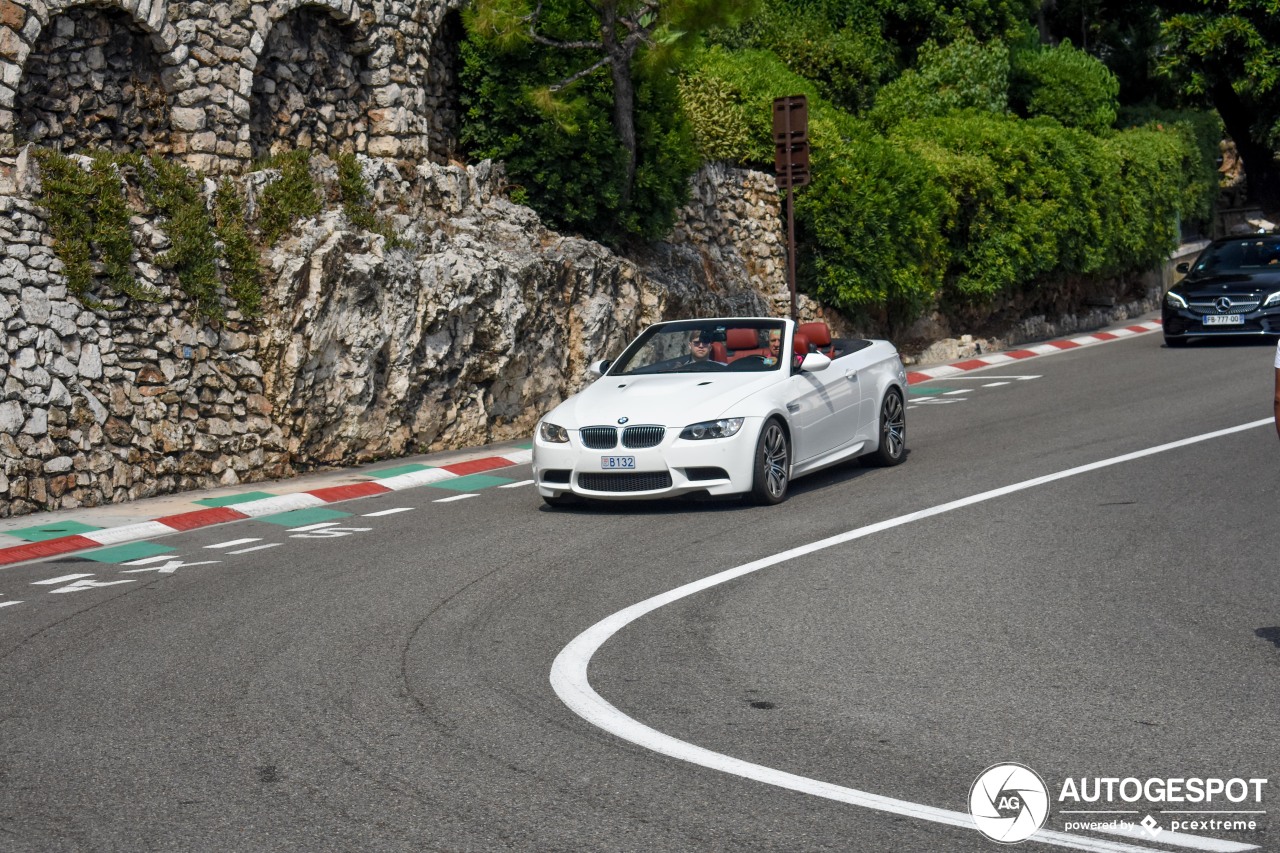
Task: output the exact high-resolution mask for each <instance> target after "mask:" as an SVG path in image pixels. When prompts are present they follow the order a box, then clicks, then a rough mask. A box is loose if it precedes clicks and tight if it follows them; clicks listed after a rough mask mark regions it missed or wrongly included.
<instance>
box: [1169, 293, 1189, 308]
mask: <svg viewBox="0 0 1280 853" xmlns="http://www.w3.org/2000/svg"><path fill="white" fill-rule="evenodd" d="M1164 303H1165V304H1166V305H1168V306H1169V307H1170V308H1186V307H1187V300H1185V299H1183V298H1182V297H1181V296H1179V295H1178V294H1176V293H1174V292H1173V291H1172V290H1170V291H1169V292H1168V293H1166V294H1165V295H1164Z"/></svg>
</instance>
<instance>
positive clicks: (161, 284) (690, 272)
mask: <svg viewBox="0 0 1280 853" xmlns="http://www.w3.org/2000/svg"><path fill="white" fill-rule="evenodd" d="M361 162H362V165H363V168H364V172H365V177H366V181H367V183H368V184H369V186H370V187H371V188H372V190H373V197H374V207H375V208H376V209H378V210H380V211H381V212H382V213H381V215H383V216H385V217H388V218H389V220H390V222H391V224H392V225H393V226H394V230H395V232H396V233H397V234H398V236H399V237H400V238H401V242H403V243H405V244H406V245H407V247H400V248H388V246H387V241H386V239H385V238H384V237H383V236H380V235H378V234H373V233H369V232H366V231H362V230H360V229H358V228H355V227H353V226H352V225H351V223H350V222H349V221H348V220H347V219H346V217H345V216H344V215H343V214H342V213H341V212H340V211H337V210H329V211H326V212H325V213H323V214H322V215H321V216H319V217H317V218H315V219H312V220H308V221H306V222H303V223H300V224H299V225H298V226H297V227H296V228H295V229H294V232H293V233H292V234H291V235H290V236H289V237H287V238H285V239H284V240H283V241H282V243H281V244H280V245H279V246H277V247H276V249H275V250H274V251H273V252H272V253H270V254H269V255H268V256H267V258H266V260H267V261H268V263H269V266H270V274H269V276H268V287H267V291H266V294H265V299H264V315H263V316H262V317H261V318H260V319H258V320H255V321H247V320H245V319H243V318H241V317H240V316H239V315H238V314H236V313H235V311H234V310H230V311H229V312H228V317H227V319H226V320H225V321H223V322H220V323H209V322H206V321H203V320H201V319H199V318H198V317H197V315H196V314H195V312H194V310H193V306H192V305H190V304H188V303H187V302H186V301H185V298H184V297H183V295H182V294H181V292H180V291H178V290H177V289H176V288H175V287H174V286H173V282H172V280H171V279H170V277H169V274H168V273H165V272H163V271H162V270H161V268H160V264H159V263H157V255H158V254H159V253H161V252H163V251H164V250H165V249H167V248H169V241H168V238H167V236H166V235H165V225H164V223H163V222H161V221H156V220H155V219H153V218H151V217H150V216H149V215H146V214H145V211H144V210H142V209H141V208H139V209H138V210H137V211H135V212H136V214H137V215H135V216H134V219H133V229H134V244H135V246H136V249H137V254H136V256H135V260H134V269H135V273H136V275H137V277H138V278H139V280H140V281H142V282H144V283H146V284H148V285H150V286H152V287H154V288H156V289H157V290H159V291H160V292H161V294H162V295H163V296H164V299H163V300H162V301H161V302H159V303H140V304H139V303H130V304H128V305H126V304H124V303H123V302H122V301H119V300H113V299H111V298H105V297H102V296H101V295H99V298H103V299H104V301H105V302H106V303H107V305H106V307H104V308H101V309H89V308H86V307H85V306H84V305H83V304H82V303H81V302H80V301H79V300H77V299H76V297H75V296H74V295H72V294H69V293H68V291H67V288H66V285H65V283H64V280H63V278H62V274H61V272H62V264H61V262H60V261H59V260H58V259H57V258H56V257H55V255H54V253H53V248H52V238H51V237H50V236H49V234H48V232H47V230H46V226H45V212H44V211H43V209H42V208H41V207H40V206H39V205H38V203H37V200H38V198H39V188H38V175H37V173H36V170H35V169H34V167H33V166H32V164H31V163H30V161H29V159H28V158H27V157H26V156H25V152H24V155H23V156H20V157H19V158H16V159H12V158H11V159H9V160H8V161H3V160H0V329H2V330H3V336H2V337H0V350H2V352H0V384H2V385H3V389H4V391H3V396H2V397H0V466H3V467H0V516H7V515H12V514H21V513H27V512H31V511H35V510H43V509H57V508H60V507H73V506H78V505H95V504H101V503H107V502H119V501H126V500H132V499H136V498H140V497H146V496H151V495H155V494H162V493H169V492H175V491H181V490H187V489H193V488H210V487H214V486H218V485H223V484H231V483H237V482H249V481H254V480H261V479H267V478H273V477H279V476H285V475H289V474H291V473H295V472H301V471H306V470H310V469H313V468H316V467H319V466H325V465H347V464H352V463H358V462H365V461H369V460H373V459H378V458H387V457H395V456H398V455H403V454H408V453H415V452H420V451H427V450H439V449H444V448H455V447H462V446H474V445H478V444H482V443H486V442H491V441H497V440H503V439H511V438H517V437H524V436H527V435H529V434H530V432H531V431H532V428H533V426H534V424H535V423H536V422H537V419H538V418H539V417H540V415H541V414H542V413H543V412H545V411H546V410H547V409H549V408H550V407H552V406H553V405H555V403H557V402H559V401H560V400H561V399H563V398H564V397H566V396H568V395H569V394H571V393H573V392H575V391H577V390H578V389H579V388H580V387H581V386H582V385H583V384H584V383H585V382H586V381H587V379H588V374H587V370H586V368H587V365H588V364H589V363H590V362H591V361H593V360H595V359H597V358H604V357H611V356H615V355H616V354H617V353H618V352H619V351H620V350H621V348H622V346H623V345H624V344H625V343H626V342H627V341H628V340H630V339H631V338H632V337H633V336H634V335H635V334H636V333H637V332H638V331H639V330H640V329H641V328H643V326H645V325H647V324H649V323H651V322H656V321H658V320H661V319H667V318H671V317H681V316H691V315H698V314H702V315H707V314H712V315H714V314H746V315H760V314H770V313H772V312H773V310H774V305H775V304H776V303H777V302H778V300H779V299H780V298H781V299H784V300H785V298H786V296H785V294H786V291H785V285H784V283H783V280H782V279H781V278H780V270H779V268H778V266H777V263H776V261H777V258H776V256H775V255H771V256H770V257H769V258H764V257H763V256H760V257H758V258H757V262H753V264H747V263H745V262H744V260H743V257H744V253H745V252H749V251H750V247H751V246H753V245H755V244H756V243H757V242H758V243H759V244H760V245H767V246H771V247H772V246H775V245H776V244H777V243H778V235H777V233H776V231H777V219H776V209H775V208H771V207H770V206H769V204H768V196H769V189H768V183H767V181H766V179H763V178H762V176H755V175H751V174H749V173H745V172H740V171H732V170H711V171H708V172H705V173H703V174H702V175H700V176H699V178H698V180H697V181H696V182H695V198H697V199H700V201H695V203H693V204H692V205H691V206H690V207H689V208H687V209H686V210H685V211H684V212H683V214H682V224H681V226H680V228H679V229H678V233H679V234H680V235H681V236H680V237H679V238H678V239H677V240H674V241H673V242H672V243H669V244H665V245H663V246H660V247H657V248H654V249H653V250H651V251H650V252H649V253H647V256H646V257H644V258H641V259H640V260H639V261H637V262H633V261H628V260H625V259H623V258H620V257H618V256H617V255H614V254H613V253H611V252H609V251H608V250H607V249H605V248H604V247H603V246H601V245H600V244H598V243H594V242H591V241H588V240H583V239H578V238H573V237H565V236H562V235H559V234H556V233H554V232H552V231H549V230H547V229H546V228H544V227H543V226H542V224H541V223H540V222H539V220H538V218H537V216H536V214H534V213H533V211H531V210H529V209H528V208H524V207H520V206H518V205H515V204H512V203H511V202H509V201H508V200H507V199H506V198H505V197H504V196H503V195H502V189H503V187H504V186H505V179H504V177H503V174H502V171H501V169H500V168H498V167H495V166H494V165H492V164H490V163H487V162H486V163H481V164H478V165H476V166H474V167H470V168H462V167H459V166H441V165H437V164H433V163H422V164H419V165H418V166H417V167H415V168H413V169H412V170H402V169H401V168H400V167H398V166H397V164H396V163H394V162H392V161H390V160H383V159H376V158H362V159H361ZM314 163H315V168H316V172H317V177H318V179H319V180H320V181H321V182H323V183H327V184H332V183H333V182H335V181H336V168H335V167H334V166H333V165H332V164H329V163H328V161H327V160H326V158H323V157H319V156H317V157H315V158H314ZM273 175H274V173H250V174H248V175H246V176H245V177H244V178H243V179H241V181H242V183H243V185H244V186H245V187H246V189H247V190H248V191H249V193H250V196H251V197H252V195H253V194H254V193H255V192H257V191H258V190H260V188H261V187H262V186H263V185H264V184H265V183H266V182H267V181H269V180H271V179H272V176H273ZM132 197H134V198H137V197H138V194H136V193H135V194H132ZM716 198H722V199H724V200H726V201H725V203H729V202H728V201H727V199H736V200H737V201H736V202H734V203H733V204H732V205H730V206H735V205H737V203H738V202H741V203H742V204H743V205H746V207H742V208H735V209H737V210H738V212H737V213H735V214H734V215H733V218H728V217H725V218H722V219H721V220H719V221H720V222H721V223H723V225H721V226H714V225H705V224H698V223H697V222H696V221H695V220H697V219H699V218H702V217H706V216H708V215H709V214H708V210H709V208H708V207H707V205H710V206H711V207H715V204H714V203H713V201H712V200H713V199H716ZM749 199H750V201H749ZM730 222H732V223H734V224H733V226H732V227H729V226H728V223H730ZM770 264H772V266H770ZM749 268H750V269H749ZM227 307H228V308H231V307H232V306H231V305H230V303H229V302H228V303H227Z"/></svg>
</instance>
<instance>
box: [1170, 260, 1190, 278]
mask: <svg viewBox="0 0 1280 853" xmlns="http://www.w3.org/2000/svg"><path fill="white" fill-rule="evenodd" d="M1174 269H1175V270H1177V271H1178V272H1180V273H1182V274H1183V275H1186V274H1187V273H1189V272H1191V264H1189V263H1187V262H1186V261H1183V262H1182V263H1180V264H1178V265H1177V266H1176V267H1174Z"/></svg>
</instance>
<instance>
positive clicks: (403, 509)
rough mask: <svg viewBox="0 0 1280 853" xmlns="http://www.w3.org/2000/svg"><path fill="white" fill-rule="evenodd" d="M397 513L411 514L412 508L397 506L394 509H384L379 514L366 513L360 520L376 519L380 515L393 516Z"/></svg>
mask: <svg viewBox="0 0 1280 853" xmlns="http://www.w3.org/2000/svg"><path fill="white" fill-rule="evenodd" d="M397 512H413V507H411V506H398V507H396V508H395V509H384V510H382V511H381V512H366V513H365V514H364V515H363V516H362V518H377V517H378V516H380V515H395V514H396V513H397Z"/></svg>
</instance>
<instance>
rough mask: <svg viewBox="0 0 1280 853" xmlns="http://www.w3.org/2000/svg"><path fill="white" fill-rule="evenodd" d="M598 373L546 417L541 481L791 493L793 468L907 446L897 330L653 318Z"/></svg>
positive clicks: (892, 457)
mask: <svg viewBox="0 0 1280 853" xmlns="http://www.w3.org/2000/svg"><path fill="white" fill-rule="evenodd" d="M591 371H592V373H593V374H595V375H597V376H599V377H600V378H599V379H597V380H595V382H594V383H592V384H591V385H590V386H589V387H587V388H586V389H584V390H583V391H581V392H580V393H578V394H575V395H574V396H573V397H570V398H569V399H568V400H565V401H564V402H563V403H561V404H560V405H559V406H556V408H555V409H553V410H552V411H551V412H549V413H548V414H547V415H546V417H544V418H543V419H542V420H541V421H540V422H539V423H538V427H537V430H536V432H535V435H534V442H533V472H534V478H535V482H536V483H537V487H538V493H539V494H540V495H542V498H543V500H545V501H546V502H547V503H548V504H550V505H551V506H560V505H562V504H565V503H568V502H570V501H572V500H573V499H575V498H592V499H598V500H635V499H643V498H665V497H673V496H676V495H685V494H692V493H703V494H708V495H732V494H749V495H751V496H753V497H754V498H756V499H757V500H758V501H760V502H762V503H766V504H776V503H780V502H782V501H783V500H785V499H786V497H787V489H788V486H789V484H790V482H791V480H792V479H793V478H795V477H799V476H801V475H803V474H808V473H810V472H812V471H817V470H818V469H820V468H825V467H827V466H830V465H834V464H836V463H838V462H842V461H844V460H846V459H852V458H854V457H858V456H866V457H869V459H870V460H871V461H872V462H874V463H877V464H880V465H897V464H898V463H899V462H901V461H902V460H903V458H904V457H905V454H906V439H907V424H906V406H905V405H904V403H905V400H906V388H907V375H906V370H905V369H904V368H903V366H902V361H901V360H900V359H899V357H898V351H897V349H896V348H895V347H894V346H893V344H891V343H889V342H888V341H876V340H860V339H836V340H833V339H832V338H831V334H830V332H829V330H828V328H827V325H826V324H825V323H804V324H800V325H797V324H795V323H793V322H792V321H790V320H777V319H769V318H764V317H747V318H716V319H705V320H677V321H672V322H667V323H658V324H656V325H653V326H650V327H649V328H647V329H645V330H644V331H643V332H642V333H641V334H640V336H639V337H638V338H636V339H635V340H634V341H632V342H631V343H630V344H629V345H628V346H627V348H626V349H625V350H623V352H622V354H621V355H620V356H618V358H617V359H616V360H614V361H612V362H610V361H601V362H596V363H595V364H592V365H591Z"/></svg>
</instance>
